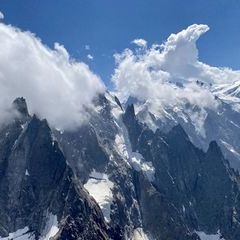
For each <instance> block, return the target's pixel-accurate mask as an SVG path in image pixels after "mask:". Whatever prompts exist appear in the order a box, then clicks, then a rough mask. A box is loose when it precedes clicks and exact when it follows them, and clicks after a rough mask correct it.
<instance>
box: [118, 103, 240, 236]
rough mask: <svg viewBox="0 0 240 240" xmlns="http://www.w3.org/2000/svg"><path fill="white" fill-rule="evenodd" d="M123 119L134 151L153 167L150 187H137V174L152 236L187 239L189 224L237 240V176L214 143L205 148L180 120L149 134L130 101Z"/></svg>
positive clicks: (144, 211)
mask: <svg viewBox="0 0 240 240" xmlns="http://www.w3.org/2000/svg"><path fill="white" fill-rule="evenodd" d="M123 121H124V123H125V125H126V126H127V128H128V130H129V135H130V137H129V138H130V140H131V142H132V145H133V148H134V149H135V151H138V152H139V153H141V154H142V155H143V157H144V159H145V160H146V161H152V163H153V166H154V168H155V181H154V182H153V183H152V186H151V185H149V183H148V185H147V186H146V187H141V185H142V184H143V185H144V186H145V185H146V182H145V181H143V180H142V178H141V177H140V178H139V180H138V181H139V184H138V185H140V187H139V192H140V193H139V199H140V203H141V209H143V210H142V213H143V224H144V226H145V228H146V230H147V229H149V231H150V232H151V233H152V235H153V236H154V239H187V236H186V235H184V234H186V233H187V232H188V231H189V230H190V232H193V231H194V229H195V230H200V231H204V232H206V233H214V232H215V233H216V232H217V231H218V230H220V232H221V233H222V234H223V236H224V238H225V239H237V236H239V233H240V232H239V231H240V227H239V214H240V212H239V209H238V205H239V202H238V201H239V200H237V199H238V198H239V197H238V195H239V176H238V174H236V173H235V172H234V170H233V169H231V168H230V167H229V164H228V162H227V161H226V160H225V159H224V157H223V155H222V153H221V150H220V148H219V146H218V145H217V143H216V142H215V141H213V142H211V143H210V145H209V148H208V150H207V152H206V153H204V152H203V151H201V150H200V149H198V148H196V147H195V146H194V145H193V144H192V143H191V141H190V140H189V138H188V136H187V134H186V133H185V131H184V130H183V128H182V127H181V126H180V125H177V126H176V127H173V129H172V130H171V131H170V132H169V133H167V134H164V133H162V132H161V131H160V130H157V131H156V132H155V133H153V132H152V131H151V130H149V129H148V128H147V127H146V125H143V124H141V123H140V122H139V121H138V120H137V118H136V116H135V113H134V107H133V105H130V106H128V108H127V110H126V113H125V115H124V117H123ZM133 126H134V127H133ZM144 190H145V191H144ZM146 190H147V191H146ZM161 201H162V203H161ZM149 203H151V204H149ZM158 205H160V206H161V207H162V210H161V211H159V209H160V206H159V207H157V206H158ZM237 209H238V210H237ZM152 219H159V221H152ZM164 220H165V221H166V222H165V223H163V224H159V222H161V221H164ZM161 226H162V228H161ZM166 226H168V227H167V228H166ZM186 230H188V231H186ZM184 231H185V232H186V233H184Z"/></svg>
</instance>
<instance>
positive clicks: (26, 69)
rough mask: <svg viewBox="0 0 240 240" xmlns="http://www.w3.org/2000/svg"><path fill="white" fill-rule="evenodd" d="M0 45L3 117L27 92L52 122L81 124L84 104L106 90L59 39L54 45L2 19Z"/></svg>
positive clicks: (37, 110) (32, 108) (34, 110)
mask: <svg viewBox="0 0 240 240" xmlns="http://www.w3.org/2000/svg"><path fill="white" fill-rule="evenodd" d="M0 47H1V51H0V96H1V102H0V112H1V119H0V121H1V120H2V121H3V120H4V118H5V120H6V117H7V116H8V115H9V114H7V113H8V112H9V111H8V110H7V106H9V104H10V103H11V102H12V101H13V100H14V98H16V97H19V96H20V97H21V96H23V97H25V98H26V100H27V102H28V105H29V109H30V112H31V113H36V114H38V115H39V116H40V117H41V118H47V120H48V121H49V123H50V124H51V125H52V126H55V127H58V128H62V129H66V128H73V127H77V126H79V125H80V124H82V123H83V121H85V120H86V113H85V111H84V107H85V106H90V105H91V102H92V99H93V98H94V96H95V95H96V94H97V93H99V92H102V91H104V88H105V87H104V85H103V83H102V82H101V80H100V78H99V77H98V76H96V75H95V74H93V73H92V72H91V71H90V69H89V67H88V66H87V65H86V64H84V63H82V62H77V61H75V60H74V59H71V57H70V56H69V54H68V52H67V50H66V49H65V48H64V46H62V45H60V44H58V43H56V44H55V46H54V49H50V48H48V47H47V46H45V45H43V43H42V42H41V41H40V39H38V38H37V37H36V36H35V35H33V34H32V33H30V32H23V31H21V30H19V29H17V28H15V27H12V26H9V25H5V24H3V23H0Z"/></svg>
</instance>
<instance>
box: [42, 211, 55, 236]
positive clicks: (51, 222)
mask: <svg viewBox="0 0 240 240" xmlns="http://www.w3.org/2000/svg"><path fill="white" fill-rule="evenodd" d="M58 231H59V228H58V220H57V216H56V215H53V214H52V213H50V214H49V215H48V221H47V223H46V226H45V228H44V230H43V232H42V234H41V235H42V237H41V238H40V240H50V239H51V238H52V237H54V236H55V235H56V234H57V232H58Z"/></svg>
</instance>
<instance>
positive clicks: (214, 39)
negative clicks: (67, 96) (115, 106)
mask: <svg viewBox="0 0 240 240" xmlns="http://www.w3.org/2000/svg"><path fill="white" fill-rule="evenodd" d="M0 11H1V12H2V13H3V14H4V22H5V23H6V24H8V23H9V24H12V25H14V26H16V27H19V28H20V29H22V30H29V31H31V32H32V33H35V34H36V35H37V36H38V37H39V38H40V39H41V40H42V42H43V43H44V44H46V45H48V46H49V47H50V48H53V46H54V43H55V42H58V43H60V44H61V45H64V47H65V48H66V49H67V51H68V52H69V54H70V56H71V57H74V58H76V59H79V60H80V61H83V62H85V63H87V64H88V65H89V66H90V68H91V69H92V70H93V72H94V73H96V74H98V75H99V76H100V77H101V78H102V80H103V81H104V82H105V84H106V85H107V86H108V87H109V88H111V86H112V84H111V81H110V79H111V75H112V74H113V72H114V67H115V63H114V57H113V55H114V54H115V53H121V52H122V51H123V50H124V49H125V48H131V47H133V44H132V43H131V42H132V41H133V40H134V39H138V38H141V39H145V40H146V41H147V42H148V44H149V45H151V44H153V43H162V42H163V41H166V40H167V38H168V36H169V35H170V34H171V33H177V32H179V31H181V30H182V29H185V28H187V27H188V26H189V25H192V24H194V23H197V24H207V25H208V26H209V27H210V29H211V30H210V31H209V32H208V33H206V34H205V35H203V36H202V37H201V38H200V39H199V41H198V43H197V45H198V49H199V59H200V61H202V62H205V63H208V64H209V65H212V66H218V67H223V66H226V67H231V68H233V69H240V1H238V0H201V1H197V0H195V1H194V0H181V1H180V0H121V1H120V0H119V1H117V0H71V1H69V0H51V1H49V0H41V1H37V0H24V1H19V0H11V1H9V0H1V1H0Z"/></svg>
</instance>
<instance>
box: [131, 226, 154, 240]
mask: <svg viewBox="0 0 240 240" xmlns="http://www.w3.org/2000/svg"><path fill="white" fill-rule="evenodd" d="M131 240H150V239H149V238H148V236H147V235H146V233H144V231H143V229H142V228H136V229H134V231H133V237H132V239H131Z"/></svg>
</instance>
